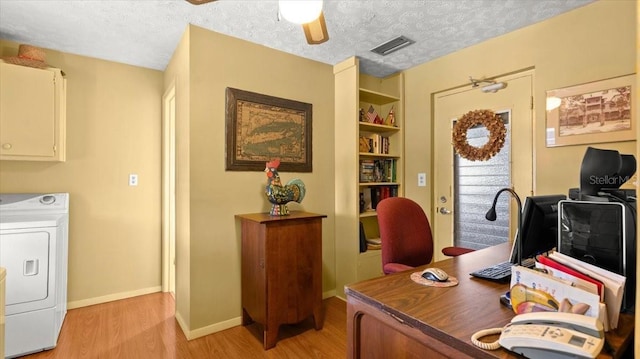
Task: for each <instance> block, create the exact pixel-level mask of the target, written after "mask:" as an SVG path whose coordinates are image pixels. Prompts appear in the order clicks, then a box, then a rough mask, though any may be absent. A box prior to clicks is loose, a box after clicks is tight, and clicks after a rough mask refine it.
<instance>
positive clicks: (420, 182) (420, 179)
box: [418, 173, 427, 187]
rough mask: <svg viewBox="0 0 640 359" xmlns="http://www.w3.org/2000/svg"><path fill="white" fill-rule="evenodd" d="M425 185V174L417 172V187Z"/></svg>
mask: <svg viewBox="0 0 640 359" xmlns="http://www.w3.org/2000/svg"><path fill="white" fill-rule="evenodd" d="M426 186H427V174H426V173H418V187H426Z"/></svg>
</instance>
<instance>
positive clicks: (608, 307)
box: [510, 252, 626, 331]
mask: <svg viewBox="0 0 640 359" xmlns="http://www.w3.org/2000/svg"><path fill="white" fill-rule="evenodd" d="M536 259H537V261H536V265H535V269H529V268H525V267H520V266H513V267H512V269H511V292H510V295H511V306H512V308H513V311H514V312H515V313H516V314H522V313H528V312H535V311H558V312H567V313H576V314H583V315H587V316H590V317H595V318H598V319H600V320H601V321H602V323H603V324H604V327H605V331H608V330H612V329H615V328H617V326H618V318H619V316H620V310H621V307H622V298H623V295H624V285H625V281H626V278H625V277H624V276H621V275H619V274H616V273H613V272H611V271H608V270H606V269H603V268H600V267H597V266H594V265H591V264H589V263H586V262H583V261H580V260H578V259H575V258H573V257H569V256H567V255H564V254H562V253H559V252H553V253H550V254H549V255H547V256H538V258H536Z"/></svg>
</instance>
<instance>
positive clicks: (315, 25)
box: [302, 13, 329, 45]
mask: <svg viewBox="0 0 640 359" xmlns="http://www.w3.org/2000/svg"><path fill="white" fill-rule="evenodd" d="M302 29H303V30H304V36H305V37H306V38H307V43H309V45H318V44H321V43H323V42H325V41H327V40H329V33H328V32H327V24H326V23H325V21H324V14H322V13H320V16H319V17H318V18H317V19H316V20H315V21H311V22H308V23H306V24H302Z"/></svg>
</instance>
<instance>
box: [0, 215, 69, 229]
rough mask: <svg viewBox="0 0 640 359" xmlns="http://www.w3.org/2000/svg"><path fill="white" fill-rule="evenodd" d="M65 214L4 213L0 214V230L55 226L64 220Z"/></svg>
mask: <svg viewBox="0 0 640 359" xmlns="http://www.w3.org/2000/svg"><path fill="white" fill-rule="evenodd" d="M66 218H67V215H66V214H48V215H37V216H34V215H5V214H3V215H2V216H0V230H4V229H23V228H44V227H57V226H59V225H60V224H62V223H63V221H65V219H66Z"/></svg>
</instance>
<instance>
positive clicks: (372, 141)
mask: <svg viewBox="0 0 640 359" xmlns="http://www.w3.org/2000/svg"><path fill="white" fill-rule="evenodd" d="M359 151H360V152H363V153H374V154H384V155H388V154H389V137H387V136H382V135H381V134H379V133H373V134H370V135H368V136H360V139H359Z"/></svg>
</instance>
